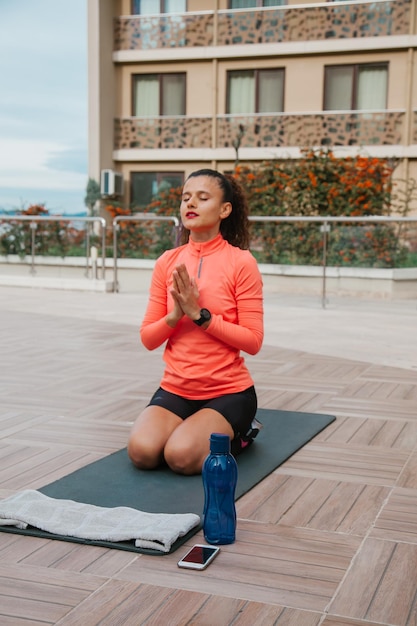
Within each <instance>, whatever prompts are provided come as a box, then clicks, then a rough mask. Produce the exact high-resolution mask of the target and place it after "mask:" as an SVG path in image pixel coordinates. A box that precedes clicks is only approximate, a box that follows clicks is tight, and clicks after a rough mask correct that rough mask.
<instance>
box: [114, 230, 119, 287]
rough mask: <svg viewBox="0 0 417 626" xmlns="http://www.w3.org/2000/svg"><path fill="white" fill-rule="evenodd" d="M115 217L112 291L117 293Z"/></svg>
mask: <svg viewBox="0 0 417 626" xmlns="http://www.w3.org/2000/svg"><path fill="white" fill-rule="evenodd" d="M116 220H117V218H116V219H115V220H114V221H113V291H114V292H115V293H118V291H119V283H118V282H117V232H118V230H119V224H118V223H117V221H116Z"/></svg>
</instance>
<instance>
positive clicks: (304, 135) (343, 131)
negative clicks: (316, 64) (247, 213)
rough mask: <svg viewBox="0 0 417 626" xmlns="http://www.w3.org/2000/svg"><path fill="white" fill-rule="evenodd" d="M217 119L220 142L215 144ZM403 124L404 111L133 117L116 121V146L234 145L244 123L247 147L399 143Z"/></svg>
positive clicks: (125, 147)
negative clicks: (214, 130) (214, 116)
mask: <svg viewBox="0 0 417 626" xmlns="http://www.w3.org/2000/svg"><path fill="white" fill-rule="evenodd" d="M415 116H416V117H415V125H416V126H417V114H415ZM214 123H216V124H217V141H216V145H215V146H212V136H213V128H212V126H213V124H214ZM404 125H405V112H404V111H403V110H401V111H337V112H335V111H332V112H327V111H323V112H317V113H293V114H291V113H277V114H275V115H265V114H264V115H220V116H218V117H217V119H216V120H214V119H213V118H211V117H185V116H184V117H183V116H179V117H155V118H153V117H151V118H150V117H129V118H123V119H116V120H115V135H114V148H115V150H122V149H133V148H138V149H148V150H149V149H170V148H171V149H172V148H213V147H214V148H228V147H233V144H234V142H235V140H236V137H237V135H238V133H239V129H240V128H241V127H242V126H243V130H244V134H243V137H242V140H241V144H240V147H242V148H268V147H300V146H318V145H322V146H361V145H365V146H370V145H400V144H402V143H404V142H405V141H406V138H405V130H404ZM414 143H417V130H416V131H414Z"/></svg>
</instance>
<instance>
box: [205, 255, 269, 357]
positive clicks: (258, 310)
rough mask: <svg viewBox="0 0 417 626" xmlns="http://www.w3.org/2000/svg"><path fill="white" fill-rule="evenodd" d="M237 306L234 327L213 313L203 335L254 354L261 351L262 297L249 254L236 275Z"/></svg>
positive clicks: (258, 273)
mask: <svg viewBox="0 0 417 626" xmlns="http://www.w3.org/2000/svg"><path fill="white" fill-rule="evenodd" d="M236 305H237V323H236V324H234V323H232V322H228V321H226V320H224V319H223V317H222V316H221V315H216V314H213V315H212V319H211V322H210V325H209V327H208V328H207V329H206V330H205V331H204V332H206V333H207V334H209V335H211V336H213V337H215V338H216V339H219V340H220V341H223V342H224V343H226V344H228V345H229V346H232V347H233V348H237V349H238V350H243V351H244V352H247V353H248V354H256V353H257V352H259V350H260V349H261V346H262V342H263V337H264V326H263V295H262V277H261V274H260V272H259V269H258V266H257V263H256V260H255V259H254V258H253V256H252V255H251V254H249V255H248V256H247V261H246V262H245V263H244V264H242V266H241V267H240V269H239V271H238V274H237V280H236Z"/></svg>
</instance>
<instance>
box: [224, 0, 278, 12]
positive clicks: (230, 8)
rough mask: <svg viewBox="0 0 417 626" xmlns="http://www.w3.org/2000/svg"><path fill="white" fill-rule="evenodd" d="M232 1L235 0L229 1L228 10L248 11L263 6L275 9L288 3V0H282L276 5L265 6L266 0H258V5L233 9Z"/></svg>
mask: <svg viewBox="0 0 417 626" xmlns="http://www.w3.org/2000/svg"><path fill="white" fill-rule="evenodd" d="M232 1H233V0H229V2H228V10H229V11H245V10H246V11H251V10H253V9H263V8H265V9H273V8H274V7H282V6H285V5H286V4H288V0H282V1H281V2H280V3H279V4H278V3H277V4H276V5H273V6H270V5H268V6H265V5H264V0H256V6H254V7H245V8H243V9H232V6H231V5H232Z"/></svg>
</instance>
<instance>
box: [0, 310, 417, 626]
mask: <svg viewBox="0 0 417 626" xmlns="http://www.w3.org/2000/svg"><path fill="white" fill-rule="evenodd" d="M0 329H1V330H0V334H1V360H0V497H6V496H8V495H11V494H13V493H14V492H15V491H17V490H20V489H23V488H33V489H37V488H39V487H41V486H42V485H44V484H46V483H48V482H51V481H52V480H55V479H57V478H59V477H61V476H64V475H66V474H68V473H69V472H71V471H73V470H75V469H77V468H79V467H82V466H84V465H86V464H88V463H90V462H92V461H94V460H96V459H98V458H100V457H103V456H105V455H107V454H109V453H111V452H113V451H115V450H117V449H119V448H121V447H123V446H124V445H125V444H126V438H127V433H128V431H129V428H130V423H131V422H132V420H133V419H134V418H135V416H136V415H137V413H138V411H139V410H140V409H141V408H142V407H143V406H144V404H145V402H146V400H147V399H148V397H149V394H150V393H151V391H152V390H153V389H154V387H155V386H156V384H157V382H158V381H159V377H160V374H161V368H162V362H161V353H160V351H157V352H155V353H148V352H145V351H144V349H143V348H142V347H141V346H140V344H139V341H138V338H137V328H136V327H134V326H133V325H128V324H117V323H113V322H112V323H110V322H105V321H94V320H87V319H81V318H74V317H70V316H67V317H66V316H64V315H61V316H56V315H47V314H40V313H31V312H30V311H27V312H19V311H11V310H1V311H0ZM248 363H249V366H250V368H251V371H252V373H253V375H254V377H255V381H256V386H257V390H258V396H259V404H260V406H261V407H264V408H280V409H288V410H299V411H311V412H322V413H332V414H335V415H336V416H337V420H336V422H334V423H333V424H332V425H331V426H329V427H328V428H327V429H326V430H325V431H323V432H322V433H321V434H320V435H318V436H317V437H316V438H315V439H314V440H313V441H312V442H310V443H309V444H308V445H306V446H305V447H304V448H303V449H302V450H300V451H299V452H298V453H297V454H295V455H294V456H293V457H292V458H291V459H289V460H288V461H287V462H286V463H285V464H284V465H282V466H281V467H279V468H278V469H277V470H276V471H275V472H273V473H272V474H271V475H269V476H268V477H267V478H266V479H265V480H264V481H263V482H262V483H260V484H259V485H258V486H257V487H256V488H254V489H253V490H252V491H250V492H249V493H248V494H246V495H245V496H244V497H243V498H241V499H240V500H239V501H238V503H237V510H238V517H239V520H238V532H237V541H236V543H235V544H233V545H230V546H224V547H223V549H222V551H221V553H220V555H219V557H218V558H217V559H216V561H214V563H213V564H212V565H211V566H210V567H209V568H208V569H207V570H205V571H204V572H197V573H193V572H191V571H186V570H179V569H178V568H177V565H176V563H177V560H178V558H179V557H180V556H181V554H182V553H183V552H184V551H185V550H184V549H180V551H178V552H177V553H174V554H172V555H168V556H161V557H152V556H147V555H136V554H133V553H129V552H122V551H119V550H108V549H104V548H98V547H92V546H81V545H77V544H71V543H66V542H60V541H49V540H44V539H39V538H31V537H24V536H19V535H11V534H7V533H0V624H1V625H5V626H17V625H19V626H29V625H31V626H32V625H39V626H40V625H42V626H45V625H46V624H59V625H60V626H64V625H65V626H68V625H74V626H75V625H77V626H94V625H98V624H100V625H109V626H114V625H116V624H123V625H124V624H127V625H134V626H137V625H142V624H146V625H156V626H160V625H161V626H164V625H167V624H168V625H173V626H174V625H175V626H177V625H191V624H192V625H209V626H223V625H229V624H233V625H234V626H237V625H239V626H241V625H242V626H243V625H248V626H253V625H254V624H256V625H259V624H261V625H265V626H268V625H272V624H276V625H278V626H318V625H323V626H365V625H366V626H376V625H382V624H391V625H396V626H397V625H398V626H411V625H416V624H417V411H416V407H417V372H415V371H412V370H406V369H399V368H393V367H383V366H379V365H372V364H369V363H365V362H355V361H350V360H346V359H342V358H334V357H325V356H317V355H312V354H308V353H306V352H301V351H293V350H289V349H280V348H277V347H274V346H269V345H265V346H264V348H263V349H262V351H261V353H260V354H259V355H257V356H256V357H250V358H248ZM196 539H197V540H202V535H201V533H199V534H198V535H197V536H196V537H194V538H193V540H192V542H191V543H194V542H195V540H196ZM191 543H190V544H189V545H191ZM179 552H180V553H181V554H180V553H179Z"/></svg>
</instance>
